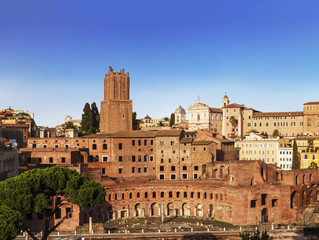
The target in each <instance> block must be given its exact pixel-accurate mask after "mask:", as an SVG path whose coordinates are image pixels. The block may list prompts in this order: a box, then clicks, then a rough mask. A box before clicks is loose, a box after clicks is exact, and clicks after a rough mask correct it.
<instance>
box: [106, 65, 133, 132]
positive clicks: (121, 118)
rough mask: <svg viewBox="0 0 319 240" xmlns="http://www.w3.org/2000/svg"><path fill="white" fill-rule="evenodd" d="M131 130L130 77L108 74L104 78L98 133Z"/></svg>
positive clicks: (126, 74) (121, 72) (110, 70)
mask: <svg viewBox="0 0 319 240" xmlns="http://www.w3.org/2000/svg"><path fill="white" fill-rule="evenodd" d="M119 130H122V131H125V130H132V100H130V77H129V73H124V68H123V69H122V70H120V72H114V71H113V69H112V67H109V73H107V74H105V78H104V101H102V102H101V116H100V131H101V133H114V132H116V131H119Z"/></svg>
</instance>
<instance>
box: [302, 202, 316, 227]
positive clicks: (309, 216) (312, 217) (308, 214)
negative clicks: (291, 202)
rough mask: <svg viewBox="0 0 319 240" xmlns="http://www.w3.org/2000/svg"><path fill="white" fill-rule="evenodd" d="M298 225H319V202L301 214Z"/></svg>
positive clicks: (309, 206)
mask: <svg viewBox="0 0 319 240" xmlns="http://www.w3.org/2000/svg"><path fill="white" fill-rule="evenodd" d="M299 223H300V224H302V225H304V224H305V225H310V226H316V224H317V223H319V202H315V203H311V204H309V205H308V206H307V208H306V209H305V211H304V212H303V214H302V216H301V218H300V219H299Z"/></svg>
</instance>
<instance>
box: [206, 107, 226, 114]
mask: <svg viewBox="0 0 319 240" xmlns="http://www.w3.org/2000/svg"><path fill="white" fill-rule="evenodd" d="M209 110H210V111H211V112H215V113H223V110H222V109H220V108H209Z"/></svg>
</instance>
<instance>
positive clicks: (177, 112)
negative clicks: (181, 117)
mask: <svg viewBox="0 0 319 240" xmlns="http://www.w3.org/2000/svg"><path fill="white" fill-rule="evenodd" d="M179 113H181V114H186V111H185V109H184V108H182V106H181V105H179V107H178V108H176V110H175V114H179Z"/></svg>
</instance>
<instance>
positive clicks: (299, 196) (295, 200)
mask: <svg viewBox="0 0 319 240" xmlns="http://www.w3.org/2000/svg"><path fill="white" fill-rule="evenodd" d="M318 201H319V189H317V188H310V189H309V190H308V191H307V190H303V191H301V192H299V191H293V192H292V193H291V195H290V208H299V207H303V206H305V205H307V204H310V203H312V202H318Z"/></svg>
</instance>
